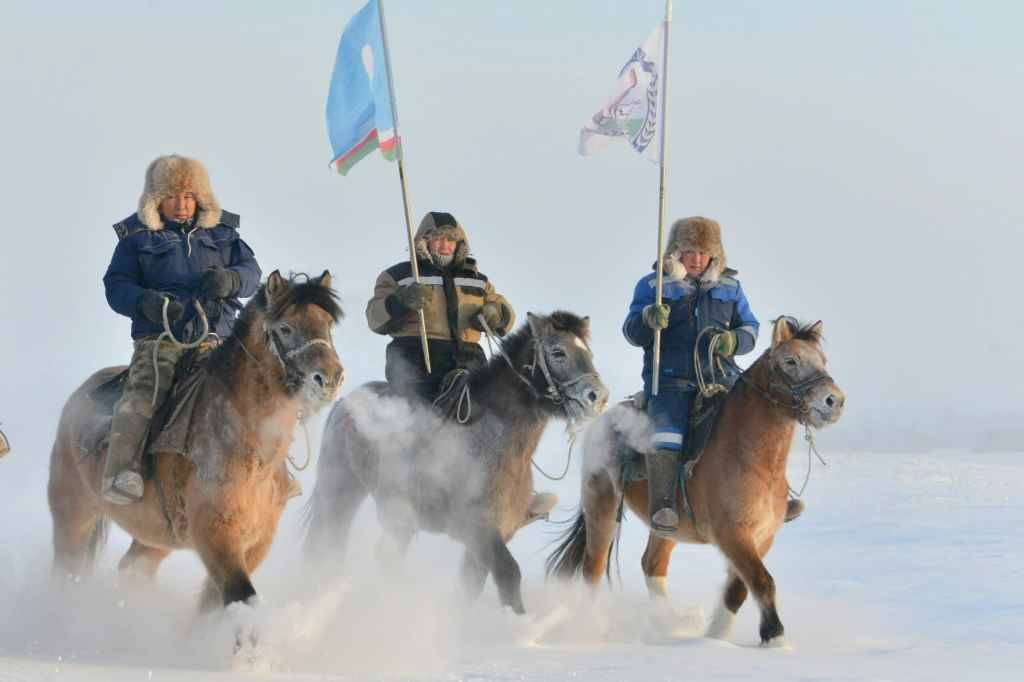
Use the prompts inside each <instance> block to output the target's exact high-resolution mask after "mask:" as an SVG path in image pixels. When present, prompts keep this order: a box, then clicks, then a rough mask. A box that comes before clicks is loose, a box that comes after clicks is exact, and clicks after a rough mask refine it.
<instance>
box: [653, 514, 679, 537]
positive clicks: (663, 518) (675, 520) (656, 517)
mask: <svg viewBox="0 0 1024 682" xmlns="http://www.w3.org/2000/svg"><path fill="white" fill-rule="evenodd" d="M651 530H652V531H654V533H655V535H661V536H662V537H671V536H672V535H674V534H675V532H676V531H677V530H679V514H676V512H675V510H674V509H669V508H668V507H662V508H661V509H659V510H658V511H656V512H654V514H652V515H651Z"/></svg>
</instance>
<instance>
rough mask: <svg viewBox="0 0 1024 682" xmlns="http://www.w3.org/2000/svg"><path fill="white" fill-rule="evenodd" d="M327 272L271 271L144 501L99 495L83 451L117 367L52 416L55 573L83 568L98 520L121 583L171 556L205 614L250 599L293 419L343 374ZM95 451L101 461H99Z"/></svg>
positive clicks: (96, 469)
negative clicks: (197, 574) (297, 277)
mask: <svg viewBox="0 0 1024 682" xmlns="http://www.w3.org/2000/svg"><path fill="white" fill-rule="evenodd" d="M330 285H331V276H330V273H328V272H324V274H323V275H321V276H320V277H318V278H314V279H311V280H309V281H308V282H303V281H294V280H292V281H289V280H286V279H284V278H283V277H281V275H280V274H279V273H278V272H274V273H273V274H271V275H270V277H269V278H268V280H267V282H266V284H265V285H264V286H263V287H261V288H260V290H259V292H257V294H256V296H254V297H253V298H252V300H251V301H249V303H248V305H246V307H245V308H244V309H243V311H242V314H241V316H240V317H239V319H238V321H237V323H236V325H235V330H234V333H233V334H232V336H230V337H229V338H227V339H226V340H225V341H224V343H223V344H222V345H221V346H219V347H218V348H216V349H215V350H214V351H212V353H211V356H210V358H209V364H208V368H209V369H208V372H209V374H208V375H207V376H206V377H205V378H204V379H203V383H202V385H201V386H200V388H199V389H198V391H199V393H198V395H197V397H196V403H195V407H194V412H193V419H192V424H191V429H192V431H191V433H190V436H189V443H190V448H189V455H190V457H185V456H183V455H181V454H178V453H155V454H154V461H153V476H152V477H151V480H148V481H147V482H146V485H145V494H144V496H143V499H142V500H141V501H139V502H137V503H135V504H131V505H125V506H119V505H112V504H109V503H106V502H104V501H103V500H102V499H101V498H100V495H99V493H98V490H99V487H100V478H101V476H102V472H103V456H104V454H105V453H104V452H100V453H89V452H86V453H84V454H83V452H82V449H81V445H82V443H87V442H89V439H90V438H91V437H92V435H91V434H93V433H94V432H95V431H96V429H97V425H98V422H99V421H100V420H101V418H102V417H101V415H100V414H99V413H98V409H97V408H98V406H97V404H96V403H95V402H94V400H93V399H92V397H91V393H92V391H93V389H94V388H96V387H97V386H99V385H101V384H103V383H104V382H106V381H107V380H109V379H111V378H112V377H114V376H116V375H117V374H118V373H119V372H120V371H121V370H122V369H123V368H122V367H111V368H107V369H103V370H100V371H99V372H97V373H96V374H94V375H92V376H91V377H90V378H89V379H88V380H86V382H85V383H84V384H82V386H81V387H80V388H79V389H78V390H77V391H75V393H74V394H72V396H71V398H70V399H69V400H68V402H67V404H66V405H65V406H64V411H63V413H62V415H61V420H60V425H59V427H58V430H57V438H56V442H55V443H54V445H53V452H52V454H51V457H50V482H49V500H50V512H51V514H52V516H53V546H54V570H55V571H56V572H60V573H74V574H78V573H81V572H83V571H86V570H88V569H89V568H90V566H91V563H92V561H93V559H95V557H96V553H97V550H98V549H100V547H101V546H102V542H103V540H104V538H105V534H106V528H107V519H108V518H110V519H113V520H114V521H115V522H116V523H117V524H118V525H119V526H121V528H123V529H124V530H125V531H127V532H128V534H129V535H131V536H132V538H133V542H132V544H131V547H130V548H129V549H128V553H127V554H125V556H124V558H123V559H121V563H120V569H121V571H122V574H123V575H125V574H126V575H128V576H134V577H136V578H141V579H142V580H151V579H152V578H153V577H154V575H155V573H156V570H157V568H158V567H159V565H160V562H161V561H163V559H164V558H165V557H167V555H168V554H170V553H171V551H173V550H177V549H194V550H196V552H198V554H199V557H200V559H202V562H203V564H204V565H205V567H206V570H207V574H208V575H207V579H206V584H205V587H204V589H203V593H202V597H201V599H200V607H201V608H202V609H203V610H207V609H211V608H215V607H216V606H218V605H221V604H223V605H227V604H229V603H232V602H236V601H246V600H248V599H249V598H250V597H253V596H254V595H255V594H256V590H255V588H253V585H252V582H251V581H250V575H251V574H252V572H253V571H255V570H256V567H257V566H259V565H260V563H261V562H262V561H263V559H264V557H265V556H266V554H267V551H268V550H269V549H270V544H271V542H272V541H273V539H274V533H275V531H276V529H277V522H278V519H279V518H280V516H281V512H282V511H283V509H284V505H285V501H286V499H287V487H288V476H287V470H286V464H285V457H286V455H287V452H288V448H289V445H290V443H291V440H292V434H293V432H294V430H295V426H296V423H297V420H298V419H299V414H300V413H301V414H302V415H303V416H306V415H309V414H311V413H312V412H313V411H315V410H317V409H320V408H321V407H323V406H324V405H325V404H327V403H329V402H330V401H331V400H333V399H334V398H335V396H336V395H337V393H338V391H339V390H340V388H341V383H342V380H343V378H344V371H343V369H342V366H341V363H340V361H339V360H338V356H337V354H336V353H335V350H334V344H333V342H332V340H331V327H332V326H333V324H334V323H335V322H337V321H338V319H339V318H340V316H341V314H342V313H341V308H340V307H339V306H338V303H337V297H336V296H335V294H334V292H333V291H332V290H331V289H330ZM97 454H98V455H99V456H97Z"/></svg>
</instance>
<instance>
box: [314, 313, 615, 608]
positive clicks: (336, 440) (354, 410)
mask: <svg viewBox="0 0 1024 682" xmlns="http://www.w3.org/2000/svg"><path fill="white" fill-rule="evenodd" d="M589 329H590V322H589V319H588V318H585V317H584V318H580V317H578V316H576V315H573V314H572V313H567V312H564V311H556V312H554V313H552V314H551V315H550V316H538V315H534V314H532V313H530V314H529V315H528V316H527V324H525V325H523V326H522V327H521V328H520V329H519V331H517V332H515V333H514V334H511V335H510V336H508V337H506V338H505V339H504V341H502V343H501V348H502V349H503V350H502V351H501V353H502V354H501V355H494V356H492V357H491V360H490V362H489V363H488V364H487V365H486V366H484V367H481V368H479V369H476V370H474V371H472V372H470V374H469V376H468V380H467V387H468V393H466V394H465V395H466V396H467V400H466V402H465V405H466V407H467V410H468V412H469V414H467V415H464V416H465V417H466V419H465V420H461V419H457V420H456V421H465V423H462V424H460V423H456V421H442V419H441V417H439V416H438V415H437V414H436V413H435V412H434V410H432V409H430V407H429V406H427V405H424V406H422V407H421V406H418V405H411V404H410V403H408V402H407V401H406V400H405V399H404V398H402V397H399V396H394V395H387V393H386V391H385V385H384V384H381V383H379V382H377V383H370V384H367V385H365V386H363V387H361V388H359V389H358V390H357V391H355V392H354V393H352V394H350V395H348V396H346V398H345V399H344V400H342V401H339V402H338V404H337V405H335V407H334V409H333V410H332V412H331V415H330V417H328V419H327V427H326V429H325V431H324V438H323V444H322V446H321V451H320V462H319V465H318V470H317V482H316V490H315V491H314V492H313V496H312V497H311V498H310V515H309V535H308V536H307V540H306V547H307V551H308V553H309V554H310V555H311V556H313V557H315V558H317V559H320V560H326V561H325V563H328V564H329V565H330V566H332V567H333V566H336V565H337V559H338V558H339V557H340V554H341V552H342V551H343V550H344V548H345V545H346V543H347V541H348V533H349V528H350V527H351V524H352V521H353V519H354V517H355V514H356V511H357V510H358V509H359V506H360V505H361V504H362V502H363V500H365V499H366V498H367V496H372V497H373V498H374V501H375V503H376V507H377V517H378V519H379V520H380V523H381V526H382V527H383V529H384V533H385V535H384V537H383V538H382V540H383V542H382V543H381V544H379V545H378V556H379V557H380V558H381V559H382V560H383V561H392V560H394V559H396V558H398V557H400V556H401V554H402V553H404V551H405V548H406V547H407V546H408V545H409V543H410V542H411V541H412V539H413V537H414V535H415V534H416V533H417V532H418V531H419V530H426V531H429V532H433V533H445V534H446V535H448V536H449V537H451V538H453V539H454V540H457V541H458V542H461V543H462V544H463V545H465V547H466V552H465V554H464V556H463V564H462V582H463V587H464V588H465V591H466V594H467V596H468V597H469V598H471V599H475V598H476V597H477V596H478V595H479V594H480V592H481V591H482V590H483V588H484V583H485V582H486V581H487V576H488V575H492V576H493V577H494V582H495V584H496V586H497V588H498V596H499V598H500V599H501V603H502V604H504V605H507V606H510V607H511V608H512V609H513V610H514V611H515V612H516V613H523V612H524V606H523V597H522V591H521V573H520V569H519V564H518V562H516V560H515V557H513V556H512V553H511V552H510V551H509V549H508V547H507V546H506V545H507V543H508V541H509V540H510V539H511V538H512V536H513V535H514V534H515V533H516V531H517V530H518V529H519V528H520V527H521V526H522V525H523V523H524V521H525V519H526V515H527V508H528V506H529V503H530V499H531V497H532V496H533V474H532V471H531V469H530V465H531V462H532V460H533V453H534V451H535V450H536V449H537V444H538V442H539V441H540V437H541V434H542V433H543V432H544V428H545V427H546V426H547V424H548V422H549V421H551V420H552V419H568V420H570V421H575V420H578V419H586V418H590V417H593V416H595V415H597V414H599V413H600V412H601V410H603V409H604V406H605V403H606V402H607V400H608V389H607V388H605V386H604V384H603V383H601V378H600V377H599V376H598V373H597V370H595V369H594V363H593V356H592V354H591V351H590V347H589V346H588V345H587V338H588V336H589ZM385 550H386V551H385Z"/></svg>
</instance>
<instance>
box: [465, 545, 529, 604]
mask: <svg viewBox="0 0 1024 682" xmlns="http://www.w3.org/2000/svg"><path fill="white" fill-rule="evenodd" d="M470 551H471V552H472V553H473V554H474V556H475V558H476V560H477V561H479V562H480V564H481V565H482V566H484V567H485V569H486V570H488V571H489V572H490V573H491V574H492V575H493V576H494V584H495V585H497V587H498V596H499V597H500V599H501V604H502V605H503V606H509V607H511V608H512V610H513V611H514V612H515V613H518V614H520V615H522V614H524V613H526V609H525V608H524V607H523V593H522V581H523V574H522V571H520V569H519V562H517V561H516V559H515V557H514V556H512V552H510V551H509V549H508V546H506V545H505V541H504V540H502V538H501V534H500V533H498V531H497V530H496V529H494V528H489V529H484V530H481V531H479V532H478V533H476V534H475V537H474V539H473V541H472V546H471V547H470Z"/></svg>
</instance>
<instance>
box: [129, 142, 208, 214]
mask: <svg viewBox="0 0 1024 682" xmlns="http://www.w3.org/2000/svg"><path fill="white" fill-rule="evenodd" d="M181 192H191V193H192V194H194V195H195V197H196V226H197V227H214V226H215V225H217V223H219V222H220V217H221V208H220V203H218V202H217V197H215V196H214V195H213V190H212V189H211V188H210V176H209V175H208V174H207V172H206V166H204V165H203V164H202V163H201V162H199V161H196V160H195V159H189V158H186V157H184V156H178V155H177V154H171V155H170V156H161V157H158V158H157V159H156V160H155V161H153V163H151V164H149V168H147V169H146V184H145V186H144V187H143V188H142V196H141V197H139V220H140V221H142V224H143V225H145V226H146V227H147V228H149V229H150V230H162V229H163V228H164V221H163V218H162V217H161V215H160V202H161V201H163V200H164V199H166V198H167V197H169V196H171V195H174V194H178V193H181Z"/></svg>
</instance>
